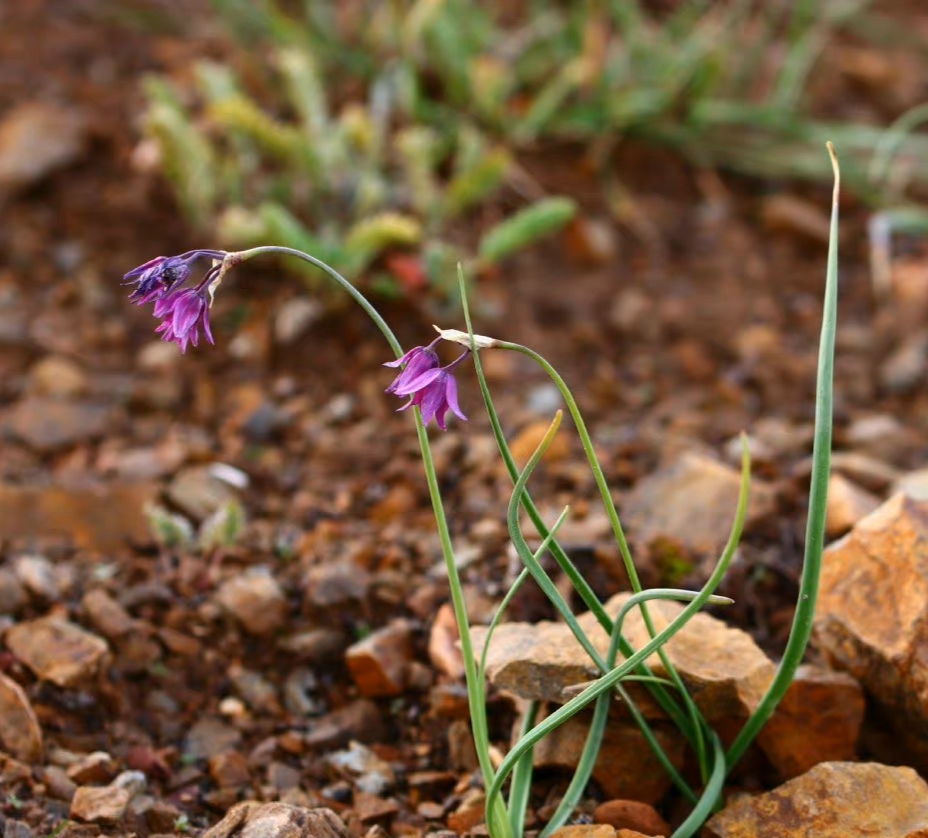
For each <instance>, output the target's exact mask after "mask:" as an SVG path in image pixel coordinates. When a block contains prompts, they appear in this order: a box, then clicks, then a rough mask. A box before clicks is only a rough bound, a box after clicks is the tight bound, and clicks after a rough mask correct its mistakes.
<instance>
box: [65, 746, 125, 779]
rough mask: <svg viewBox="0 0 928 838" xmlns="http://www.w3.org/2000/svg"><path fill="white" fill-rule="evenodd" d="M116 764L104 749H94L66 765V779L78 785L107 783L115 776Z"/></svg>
mask: <svg viewBox="0 0 928 838" xmlns="http://www.w3.org/2000/svg"><path fill="white" fill-rule="evenodd" d="M117 771H118V766H117V764H116V760H114V759H113V758H112V757H111V756H110V755H109V754H108V753H106V751H94V752H93V753H90V754H87V755H86V756H83V757H81V758H80V759H79V760H77V762H75V763H74V764H73V765H69V766H68V771H67V774H68V779H69V780H71V781H72V782H74V783H75V784H76V785H79V786H89V785H93V784H99V783H104V784H106V783H109V782H111V781H112V780H113V779H114V778H115V777H116V772H117Z"/></svg>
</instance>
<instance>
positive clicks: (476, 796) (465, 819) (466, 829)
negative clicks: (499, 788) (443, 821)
mask: <svg viewBox="0 0 928 838" xmlns="http://www.w3.org/2000/svg"><path fill="white" fill-rule="evenodd" d="M485 816H486V796H485V795H484V793H483V789H471V790H470V791H469V792H468V793H467V794H466V795H464V799H463V800H462V801H461V802H460V803H459V804H458V807H457V809H455V810H454V811H453V812H449V813H448V828H449V829H452V830H454V832H455V833H456V834H458V835H465V834H468V833H470V832H471V830H473V828H474V827H475V826H478V825H479V824H482V823H483V821H484V818H485Z"/></svg>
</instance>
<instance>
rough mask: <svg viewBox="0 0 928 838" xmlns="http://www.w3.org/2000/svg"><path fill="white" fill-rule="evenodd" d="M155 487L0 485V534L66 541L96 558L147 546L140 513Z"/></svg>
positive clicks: (145, 523) (152, 497)
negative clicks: (98, 554) (99, 554)
mask: <svg viewBox="0 0 928 838" xmlns="http://www.w3.org/2000/svg"><path fill="white" fill-rule="evenodd" d="M159 491H160V490H159V487H158V485H157V484H155V483H147V482H146V483H111V484H94V485H92V486H85V487H81V488H79V489H77V488H73V489H72V488H64V487H60V486H48V487H44V486H43V487H40V486H28V485H27V486H22V485H14V484H8V483H2V482H0V532H2V533H3V536H4V538H6V539H34V538H37V537H41V538H48V537H51V536H62V535H63V536H67V537H68V538H70V539H71V541H72V542H73V543H74V546H76V547H79V548H82V549H85V550H93V551H98V552H109V551H113V550H120V549H123V548H125V546H126V544H127V542H129V543H134V544H148V543H150V542H151V535H150V533H149V529H148V521H147V519H146V518H145V515H144V513H143V509H144V507H145V505H146V504H149V503H151V502H152V501H154V500H155V498H156V497H157V495H158V493H159Z"/></svg>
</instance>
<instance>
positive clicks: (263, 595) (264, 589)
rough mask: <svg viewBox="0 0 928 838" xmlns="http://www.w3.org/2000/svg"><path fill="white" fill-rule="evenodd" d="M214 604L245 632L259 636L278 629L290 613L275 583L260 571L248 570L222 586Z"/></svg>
mask: <svg viewBox="0 0 928 838" xmlns="http://www.w3.org/2000/svg"><path fill="white" fill-rule="evenodd" d="M216 601H217V602H218V603H219V605H221V606H222V608H223V609H224V610H225V611H226V612H227V613H228V614H229V615H230V616H231V617H233V618H234V619H235V620H237V621H238V622H239V623H241V625H242V627H243V628H244V629H245V631H247V632H248V633H249V634H255V635H260V636H263V635H269V634H273V633H274V632H276V631H277V630H278V629H280V628H282V627H283V625H284V624H285V623H286V621H287V615H288V613H289V611H290V609H289V606H288V604H287V599H286V597H285V596H284V593H283V591H282V590H281V589H280V585H278V584H277V580H276V579H274V577H273V576H271V574H270V573H268V572H267V570H265V569H263V568H251V569H249V570H247V571H246V572H245V573H242V574H240V575H238V576H234V577H232V578H231V579H228V580H226V581H225V582H223V584H222V586H221V587H220V588H219V590H218V591H217V592H216Z"/></svg>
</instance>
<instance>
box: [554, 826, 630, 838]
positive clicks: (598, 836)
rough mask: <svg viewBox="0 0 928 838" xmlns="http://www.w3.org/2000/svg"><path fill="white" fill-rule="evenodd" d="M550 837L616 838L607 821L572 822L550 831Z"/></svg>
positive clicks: (613, 829) (612, 828)
mask: <svg viewBox="0 0 928 838" xmlns="http://www.w3.org/2000/svg"><path fill="white" fill-rule="evenodd" d="M551 838H616V831H615V827H613V826H609V824H607V823H574V824H569V825H568V826H562V827H561V828H560V829H558V830H556V831H555V832H552V833H551Z"/></svg>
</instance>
